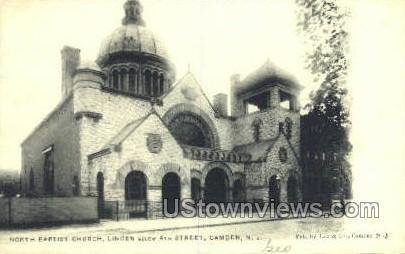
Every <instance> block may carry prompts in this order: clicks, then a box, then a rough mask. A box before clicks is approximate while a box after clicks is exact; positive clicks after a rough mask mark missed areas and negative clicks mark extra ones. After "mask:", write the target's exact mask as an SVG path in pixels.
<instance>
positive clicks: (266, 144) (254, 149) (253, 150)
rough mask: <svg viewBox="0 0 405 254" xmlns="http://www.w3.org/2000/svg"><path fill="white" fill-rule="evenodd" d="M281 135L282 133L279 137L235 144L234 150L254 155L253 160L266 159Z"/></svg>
mask: <svg viewBox="0 0 405 254" xmlns="http://www.w3.org/2000/svg"><path fill="white" fill-rule="evenodd" d="M279 137H280V135H277V137H275V138H273V139H267V140H263V141H260V142H255V143H250V144H245V145H239V146H235V147H234V148H233V149H232V151H234V152H237V153H244V154H250V155H251V156H252V157H251V160H252V161H264V160H266V157H267V155H268V153H269V152H270V151H271V149H272V148H273V146H274V144H275V143H276V142H277V140H278V138H279Z"/></svg>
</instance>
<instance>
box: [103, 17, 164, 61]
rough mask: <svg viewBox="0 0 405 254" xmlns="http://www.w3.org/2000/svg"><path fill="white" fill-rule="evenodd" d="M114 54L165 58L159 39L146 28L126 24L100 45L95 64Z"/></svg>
mask: <svg viewBox="0 0 405 254" xmlns="http://www.w3.org/2000/svg"><path fill="white" fill-rule="evenodd" d="M116 53H138V54H152V55H155V56H158V57H162V58H167V53H166V50H165V48H164V46H163V44H162V43H161V41H160V40H159V39H157V37H156V36H155V35H154V34H153V33H152V32H151V31H150V30H149V29H147V28H146V27H144V26H140V25H137V24H126V25H123V26H121V27H119V28H118V29H116V30H115V31H114V32H113V33H112V34H111V35H110V36H108V37H107V38H106V39H105V40H104V41H103V43H102V44H101V48H100V52H99V55H98V59H97V62H98V63H99V64H100V65H102V63H103V62H105V61H106V60H108V58H109V57H110V56H111V55H113V54H116Z"/></svg>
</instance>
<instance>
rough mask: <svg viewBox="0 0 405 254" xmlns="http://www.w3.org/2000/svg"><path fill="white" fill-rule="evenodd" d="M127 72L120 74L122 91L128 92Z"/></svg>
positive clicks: (122, 71)
mask: <svg viewBox="0 0 405 254" xmlns="http://www.w3.org/2000/svg"><path fill="white" fill-rule="evenodd" d="M126 86H127V70H125V69H122V70H121V72H120V87H119V89H120V90H127V89H126Z"/></svg>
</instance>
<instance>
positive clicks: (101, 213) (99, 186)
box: [97, 172, 104, 218]
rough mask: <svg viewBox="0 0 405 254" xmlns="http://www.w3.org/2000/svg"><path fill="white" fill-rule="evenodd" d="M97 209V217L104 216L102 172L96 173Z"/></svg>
mask: <svg viewBox="0 0 405 254" xmlns="http://www.w3.org/2000/svg"><path fill="white" fill-rule="evenodd" d="M97 209H98V217H100V218H104V176H103V173H101V172H98V173H97Z"/></svg>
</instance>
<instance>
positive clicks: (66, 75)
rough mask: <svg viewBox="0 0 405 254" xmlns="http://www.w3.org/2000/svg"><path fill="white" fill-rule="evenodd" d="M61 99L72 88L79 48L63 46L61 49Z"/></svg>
mask: <svg viewBox="0 0 405 254" xmlns="http://www.w3.org/2000/svg"><path fill="white" fill-rule="evenodd" d="M61 55H62V99H64V98H66V97H67V96H68V95H69V94H70V93H71V92H72V90H73V74H74V72H75V70H76V68H77V67H78V66H79V64H80V49H76V48H72V47H69V46H64V47H63V49H62V51H61Z"/></svg>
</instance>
